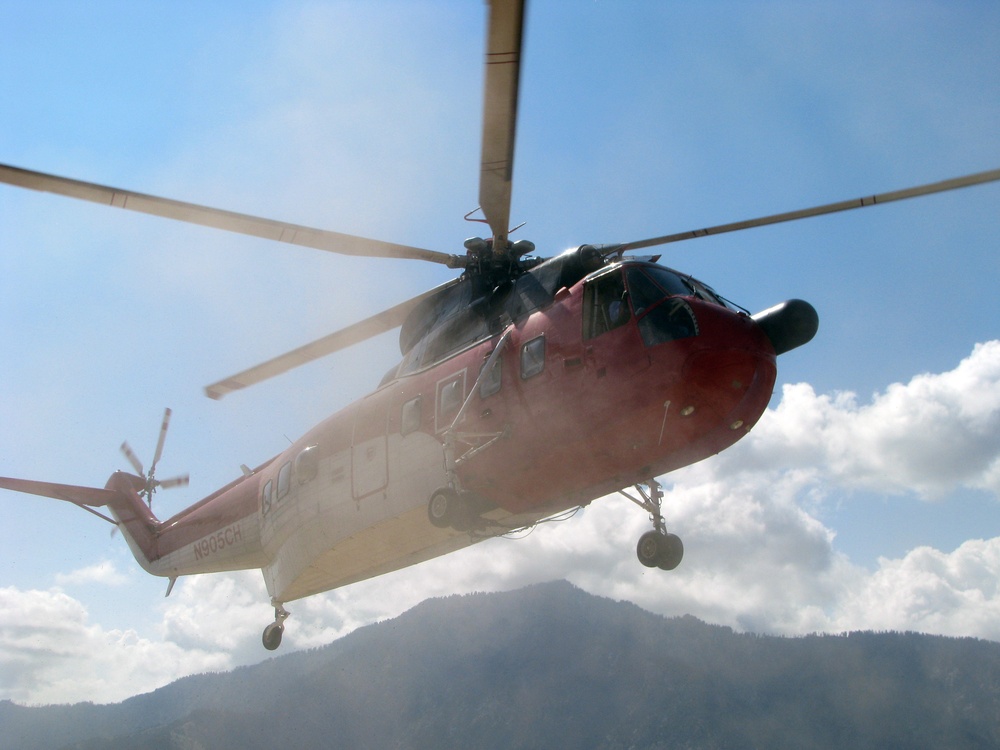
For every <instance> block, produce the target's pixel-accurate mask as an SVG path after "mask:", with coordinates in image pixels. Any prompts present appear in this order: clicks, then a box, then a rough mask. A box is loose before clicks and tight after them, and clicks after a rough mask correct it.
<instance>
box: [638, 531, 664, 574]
mask: <svg viewBox="0 0 1000 750" xmlns="http://www.w3.org/2000/svg"><path fill="white" fill-rule="evenodd" d="M662 539H663V534H660V533H659V532H656V531H647V532H646V533H645V534H643V535H642V536H641V537H639V543H638V544H637V545H636V546H635V556H636V557H638V558H639V562H641V563H642V564H643V565H645V566H646V567H647V568H655V567H656V566H657V565H659V563H660V548H661V546H662V541H661V540H662Z"/></svg>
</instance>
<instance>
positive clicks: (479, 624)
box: [0, 582, 1000, 750]
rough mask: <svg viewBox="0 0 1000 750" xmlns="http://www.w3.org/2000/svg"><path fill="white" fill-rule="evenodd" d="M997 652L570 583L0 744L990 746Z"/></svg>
mask: <svg viewBox="0 0 1000 750" xmlns="http://www.w3.org/2000/svg"><path fill="white" fill-rule="evenodd" d="M998 716H1000V644H997V643H992V642H987V641H979V640H974V639H953V638H943V637H939V636H927V635H919V634H913V633H905V634H903V633H852V634H849V635H846V636H829V635H826V636H809V637H805V638H776V637H764V636H757V635H752V634H738V633H734V632H733V631H732V630H730V629H729V628H724V627H718V626H712V625H706V624H705V623H702V622H700V621H698V620H696V619H695V618H692V617H681V618H663V617H661V616H658V615H654V614H650V613H648V612H645V611H643V610H641V609H639V608H638V607H636V606H634V605H632V604H628V603H622V602H614V601H612V600H609V599H603V598H599V597H595V596H592V595H590V594H587V593H585V592H583V591H581V590H579V589H577V588H574V587H573V586H571V585H570V584H568V583H565V582H554V583H547V584H540V585H536V586H531V587H528V588H525V589H521V590H519V591H514V592H509V593H494V594H473V595H468V596H453V597H448V598H445V599H435V600H430V601H426V602H424V603H422V604H420V605H419V606H417V607H415V608H413V609H412V610H410V611H408V612H406V613H405V614H403V615H401V616H400V617H398V618H396V619H394V620H388V621H385V622H381V623H378V624H376V625H371V626H368V627H365V628H362V629H360V630H358V631H356V632H354V633H352V634H351V635H349V636H347V637H345V638H343V639H341V640H339V641H337V642H335V643H333V644H331V645H329V646H327V647H324V648H320V649H316V650H314V651H309V652H299V653H293V654H288V655H286V656H281V657H278V658H275V659H272V660H269V661H267V662H264V663H262V664H258V665H255V666H252V667H246V668H242V669H238V670H235V671H233V672H230V673H225V674H213V675H200V676H195V677H188V678H185V679H182V680H179V681H177V682H175V683H173V684H171V685H169V686H167V687H164V688H162V689H160V690H157V691H155V692H153V693H149V694H146V695H141V696H137V697H135V698H131V699H129V700H127V701H125V702H123V703H120V704H114V705H106V706H98V705H92V704H77V705H73V706H50V707H33V708H29V707H23V706H18V705H15V704H13V703H11V702H9V701H7V702H3V703H0V726H2V727H3V731H2V732H0V748H2V749H3V750H6V749H7V748H12V749H13V748H19V749H20V750H29V749H38V750H41V749H42V748H63V747H72V748H84V749H87V750H97V749H98V748H102V749H105V748H215V749H223V750H224V749H225V748H241V749H245V748H255V747H275V746H279V745H289V744H291V745H292V746H297V747H403V748H425V747H426V748H441V747H457V746H462V747H477V748H494V747H495V748H511V747H514V748H528V747H601V748H626V747H628V748H661V747H662V748H666V747H699V748H723V747H725V748H740V747H748V748H749V747H770V748H781V747H788V748H793V747H794V748H803V747H815V748H824V747H853V748H860V747H872V748H875V747H878V748H886V747H908V748H919V747H935V748H939V747H950V748H978V747H996V746H997V745H998V743H1000V724H998V722H997V717H998Z"/></svg>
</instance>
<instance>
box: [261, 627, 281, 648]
mask: <svg viewBox="0 0 1000 750" xmlns="http://www.w3.org/2000/svg"><path fill="white" fill-rule="evenodd" d="M284 632H285V626H284V625H282V624H281V623H280V622H272V623H271V624H270V625H268V626H267V627H266V628H264V635H263V636H261V641H263V643H264V648H266V649H267V650H268V651H274V650H275V649H276V648H278V646H280V645H281V636H282V634H283V633H284Z"/></svg>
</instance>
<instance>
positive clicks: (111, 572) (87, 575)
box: [56, 560, 128, 586]
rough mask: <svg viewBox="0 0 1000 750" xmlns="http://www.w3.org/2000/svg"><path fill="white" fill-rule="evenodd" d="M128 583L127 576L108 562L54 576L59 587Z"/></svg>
mask: <svg viewBox="0 0 1000 750" xmlns="http://www.w3.org/2000/svg"><path fill="white" fill-rule="evenodd" d="M127 582H128V576H126V575H125V574H123V573H121V572H120V571H119V570H118V568H116V567H115V564H114V563H113V562H111V561H110V560H104V561H102V562H99V563H95V564H94V565H88V566H86V567H83V568H79V569H77V570H74V571H71V572H69V573H59V574H57V575H56V584H57V585H59V586H76V585H80V584H91V583H96V584H99V585H102V586H121V585H123V584H125V583H127Z"/></svg>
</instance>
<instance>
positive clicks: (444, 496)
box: [427, 487, 458, 529]
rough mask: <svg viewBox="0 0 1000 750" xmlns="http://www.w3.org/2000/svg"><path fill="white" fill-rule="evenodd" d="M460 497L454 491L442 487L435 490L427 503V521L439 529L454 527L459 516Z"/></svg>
mask: <svg viewBox="0 0 1000 750" xmlns="http://www.w3.org/2000/svg"><path fill="white" fill-rule="evenodd" d="M457 508H458V496H457V495H456V494H455V491H454V490H451V489H449V488H447V487H442V488H441V489H439V490H435V491H434V494H432V495H431V499H430V500H429V501H428V502H427V519H428V520H429V521H430V522H431V524H432V525H433V526H437V527H438V528H439V529H447V528H448V527H450V526H452V525H453V524H454V521H455V517H456V515H457Z"/></svg>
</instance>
